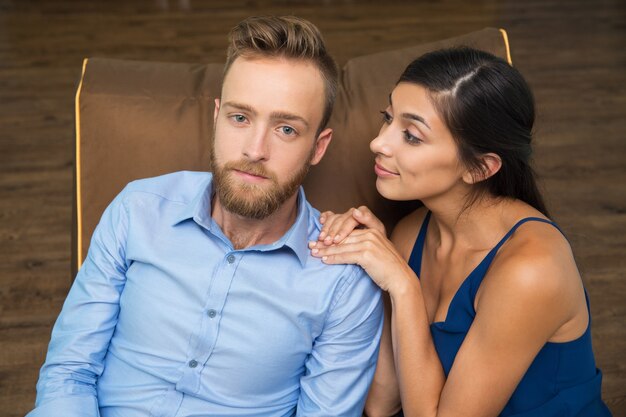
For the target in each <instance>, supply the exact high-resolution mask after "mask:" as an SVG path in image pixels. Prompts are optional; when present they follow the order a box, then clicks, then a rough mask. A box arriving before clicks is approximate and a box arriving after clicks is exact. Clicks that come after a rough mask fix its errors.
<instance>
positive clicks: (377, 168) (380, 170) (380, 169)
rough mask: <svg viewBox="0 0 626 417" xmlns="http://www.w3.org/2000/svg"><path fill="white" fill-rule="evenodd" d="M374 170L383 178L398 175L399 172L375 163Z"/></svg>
mask: <svg viewBox="0 0 626 417" xmlns="http://www.w3.org/2000/svg"><path fill="white" fill-rule="evenodd" d="M374 172H375V173H376V175H378V176H379V177H383V178H393V177H397V176H398V174H397V173H395V172H392V171H389V170H388V169H385V168H383V167H382V166H381V165H380V164H374Z"/></svg>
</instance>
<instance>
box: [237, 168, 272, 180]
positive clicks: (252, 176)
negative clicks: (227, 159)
mask: <svg viewBox="0 0 626 417" xmlns="http://www.w3.org/2000/svg"><path fill="white" fill-rule="evenodd" d="M233 172H235V173H236V174H237V175H239V176H240V177H243V178H246V179H250V180H254V181H262V180H266V179H267V177H264V176H262V175H258V174H253V173H250V172H246V171H240V170H238V169H233Z"/></svg>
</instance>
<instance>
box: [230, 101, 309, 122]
mask: <svg viewBox="0 0 626 417" xmlns="http://www.w3.org/2000/svg"><path fill="white" fill-rule="evenodd" d="M222 106H223V107H232V108H234V109H236V110H241V111H245V112H247V113H250V114H252V115H256V114H257V112H256V111H255V110H254V109H253V108H252V107H251V106H248V105H247V104H243V103H237V102H234V101H226V102H224V103H223V104H222ZM270 117H271V118H272V119H273V120H290V121H296V122H300V123H302V124H303V125H304V126H305V127H306V128H307V129H308V127H309V122H307V121H306V119H305V118H304V117H302V116H298V115H297V114H294V113H289V112H283V111H278V112H273V113H272V114H270Z"/></svg>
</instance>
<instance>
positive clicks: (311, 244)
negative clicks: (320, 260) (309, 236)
mask: <svg viewBox="0 0 626 417" xmlns="http://www.w3.org/2000/svg"><path fill="white" fill-rule="evenodd" d="M315 245H317V242H312V241H311V242H309V248H314V247H315Z"/></svg>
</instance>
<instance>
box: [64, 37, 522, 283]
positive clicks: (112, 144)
mask: <svg viewBox="0 0 626 417" xmlns="http://www.w3.org/2000/svg"><path fill="white" fill-rule="evenodd" d="M453 45H467V46H472V47H475V48H478V49H482V50H486V51H489V52H491V53H493V54H496V55H498V56H501V57H503V58H506V59H508V60H509V62H511V59H510V53H509V47H508V40H507V37H506V32H505V31H504V30H502V29H500V30H498V29H493V28H486V29H483V30H480V31H477V32H472V33H469V34H466V35H463V36H459V37H456V38H452V39H446V40H442V41H438V42H432V43H428V44H423V45H417V46H414V47H410V48H405V49H401V50H397V51H388V52H382V53H378V54H374V55H368V56H362V57H357V58H353V59H351V60H350V61H348V62H347V64H346V65H345V66H344V67H343V69H342V72H341V79H340V88H339V92H338V96H337V101H336V104H335V108H334V111H333V114H332V117H331V120H330V126H331V127H332V128H333V129H334V136H333V141H332V143H331V145H330V148H329V149H328V152H327V153H326V156H325V157H324V160H323V161H322V162H321V163H320V164H319V165H318V166H316V167H314V168H313V169H312V170H311V172H310V173H309V176H308V178H307V180H306V182H305V185H304V187H305V192H306V195H307V197H308V199H309V201H311V203H312V204H313V205H314V206H315V207H316V208H318V209H320V210H335V211H344V210H346V209H348V208H349V207H351V206H358V205H361V204H365V205H367V206H369V207H370V208H371V209H372V210H373V211H374V212H375V213H376V214H378V215H379V216H380V217H381V218H382V219H383V221H384V222H385V223H386V224H387V225H388V226H389V225H392V224H393V223H394V222H395V221H397V220H398V219H399V217H400V216H402V215H403V214H404V213H406V212H407V210H409V209H411V208H412V207H413V206H414V205H415V204H414V203H413V204H411V203H393V202H390V201H387V200H385V199H383V198H382V197H380V196H379V195H378V193H377V192H376V188H375V175H374V171H373V155H372V154H371V152H370V151H369V146H368V144H369V142H370V140H371V139H373V138H374V137H375V136H376V134H377V133H378V130H379V128H380V125H381V118H380V114H379V111H380V110H381V109H383V108H385V107H386V106H387V103H388V95H389V93H390V92H391V90H392V88H393V86H394V84H395V82H396V81H397V79H398V77H399V76H400V73H401V72H402V70H403V69H404V68H405V67H406V65H407V64H408V63H409V62H410V61H411V60H412V59H414V58H415V57H417V56H419V55H421V54H423V53H425V52H427V51H431V50H434V49H439V48H443V47H449V46H453ZM221 76H222V64H181V63H163V62H145V61H127V60H116V59H103V58H90V59H85V61H84V65H83V73H82V77H81V81H80V84H79V87H78V91H77V93H76V163H75V167H76V169H75V193H74V201H75V204H74V220H73V225H74V234H73V244H72V272H73V274H72V276H74V275H75V272H76V270H77V269H78V267H79V266H80V264H81V263H82V261H83V259H84V257H85V255H86V253H87V249H88V247H89V241H90V238H91V234H92V232H93V230H94V228H95V226H96V224H97V223H98V221H99V219H100V216H101V214H102V212H103V211H104V209H105V208H106V206H107V205H108V204H109V202H110V201H111V200H112V199H113V197H114V196H115V195H116V194H117V193H118V192H119V191H121V189H122V188H123V187H124V185H125V184H126V183H128V182H129V181H131V180H134V179H137V178H144V177H151V176H156V175H160V174H164V173H167V172H173V171H179V170H194V171H203V170H206V169H207V166H208V154H209V149H210V141H211V135H212V131H213V119H212V115H213V99H214V98H215V97H216V96H218V95H219V93H220V83H221Z"/></svg>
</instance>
